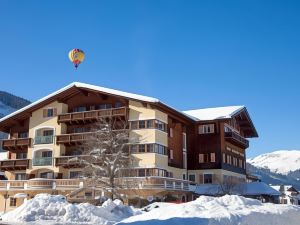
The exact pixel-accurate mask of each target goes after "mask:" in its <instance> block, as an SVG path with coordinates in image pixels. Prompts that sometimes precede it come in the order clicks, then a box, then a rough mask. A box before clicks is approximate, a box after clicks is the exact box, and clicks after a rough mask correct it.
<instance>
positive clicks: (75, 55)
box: [69, 48, 84, 69]
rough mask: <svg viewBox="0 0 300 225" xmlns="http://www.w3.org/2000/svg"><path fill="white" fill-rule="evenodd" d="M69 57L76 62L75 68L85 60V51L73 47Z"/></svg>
mask: <svg viewBox="0 0 300 225" xmlns="http://www.w3.org/2000/svg"><path fill="white" fill-rule="evenodd" d="M69 59H70V61H71V62H72V63H73V64H74V66H75V68H76V69H77V67H78V66H79V64H80V63H82V61H83V60H84V52H83V51H82V50H80V49H77V48H75V49H72V50H71V51H70V52H69Z"/></svg>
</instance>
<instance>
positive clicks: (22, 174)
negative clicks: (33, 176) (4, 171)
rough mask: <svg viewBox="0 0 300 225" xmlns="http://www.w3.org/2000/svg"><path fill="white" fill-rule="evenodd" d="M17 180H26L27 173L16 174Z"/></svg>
mask: <svg viewBox="0 0 300 225" xmlns="http://www.w3.org/2000/svg"><path fill="white" fill-rule="evenodd" d="M15 180H26V173H16V175H15Z"/></svg>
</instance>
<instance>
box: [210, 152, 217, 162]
mask: <svg viewBox="0 0 300 225" xmlns="http://www.w3.org/2000/svg"><path fill="white" fill-rule="evenodd" d="M210 162H213V163H214V162H216V154H215V153H210Z"/></svg>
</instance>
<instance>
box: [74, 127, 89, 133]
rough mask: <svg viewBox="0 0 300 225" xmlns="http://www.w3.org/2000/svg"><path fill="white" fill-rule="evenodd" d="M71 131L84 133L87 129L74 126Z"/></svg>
mask: <svg viewBox="0 0 300 225" xmlns="http://www.w3.org/2000/svg"><path fill="white" fill-rule="evenodd" d="M73 131H74V133H84V132H87V131H88V129H87V128H86V127H75V128H74V130H73Z"/></svg>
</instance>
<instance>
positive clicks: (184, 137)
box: [182, 133, 186, 149]
mask: <svg viewBox="0 0 300 225" xmlns="http://www.w3.org/2000/svg"><path fill="white" fill-rule="evenodd" d="M182 147H183V149H186V133H182Z"/></svg>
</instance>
